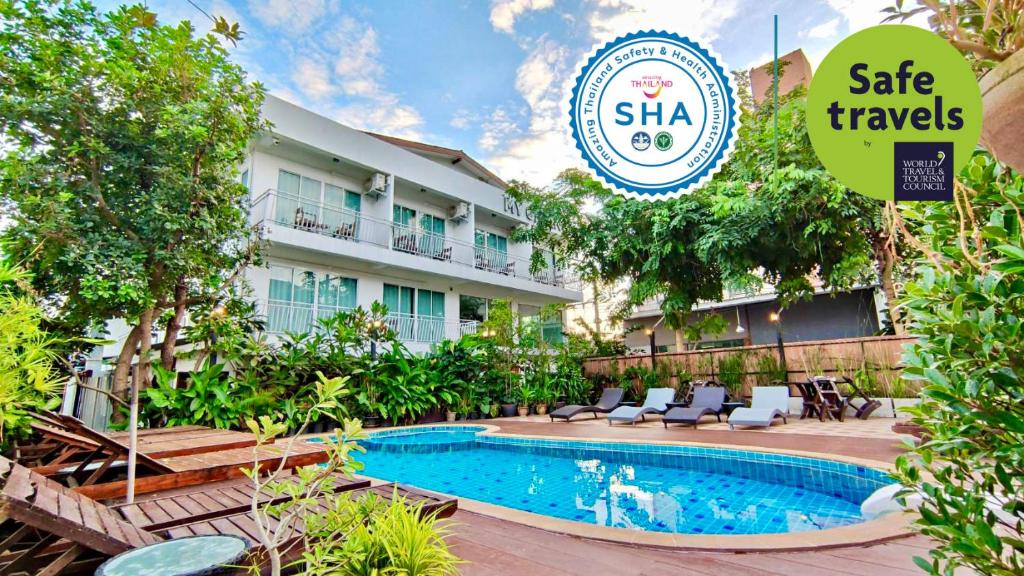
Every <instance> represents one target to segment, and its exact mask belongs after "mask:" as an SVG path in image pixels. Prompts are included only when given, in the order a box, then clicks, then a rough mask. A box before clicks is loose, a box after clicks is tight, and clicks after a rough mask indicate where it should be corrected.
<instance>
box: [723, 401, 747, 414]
mask: <svg viewBox="0 0 1024 576" xmlns="http://www.w3.org/2000/svg"><path fill="white" fill-rule="evenodd" d="M746 405H747V403H746V402H722V412H724V413H726V414H732V411H733V410H735V409H737V408H743V407H744V406H746Z"/></svg>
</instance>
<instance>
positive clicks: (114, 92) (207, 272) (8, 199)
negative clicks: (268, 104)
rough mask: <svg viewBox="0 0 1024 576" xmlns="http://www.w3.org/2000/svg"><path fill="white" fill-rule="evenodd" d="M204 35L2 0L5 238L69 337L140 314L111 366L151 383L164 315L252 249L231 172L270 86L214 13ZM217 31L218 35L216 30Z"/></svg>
mask: <svg viewBox="0 0 1024 576" xmlns="http://www.w3.org/2000/svg"><path fill="white" fill-rule="evenodd" d="M213 32H214V33H213V34H204V35H202V36H196V35H195V34H194V28H193V26H192V24H191V23H189V22H188V21H183V22H181V23H179V24H177V25H174V26H169V25H161V24H159V23H158V22H157V18H156V15H155V14H153V13H152V12H149V11H148V10H147V9H146V8H145V7H144V6H143V5H135V6H131V7H121V8H118V9H116V10H114V11H112V12H108V13H102V12H100V11H98V9H97V8H96V7H95V5H93V4H91V3H89V2H86V1H79V0H24V1H15V2H3V3H0V78H3V86H4V88H3V90H2V91H0V132H2V133H3V135H4V146H3V147H2V151H0V199H2V201H3V204H4V214H5V216H6V217H7V223H8V224H9V225H7V226H5V231H4V236H5V237H7V238H8V239H10V244H9V249H10V251H11V253H12V254H14V255H15V256H16V257H17V258H18V260H19V261H23V262H24V263H25V264H24V265H25V266H26V267H27V268H28V270H29V271H30V272H32V276H31V279H30V281H31V283H32V286H33V287H34V288H35V289H36V290H37V291H38V292H39V294H40V296H41V297H43V298H46V299H47V301H48V302H49V303H50V304H51V305H52V306H53V308H54V310H55V312H56V315H55V318H54V322H55V326H57V327H59V328H60V329H61V330H63V331H65V332H66V333H68V334H77V333H80V332H82V331H84V330H85V329H87V328H90V327H101V326H103V324H104V322H105V321H106V320H108V319H110V318H114V317H120V318H124V319H126V320H127V321H128V322H129V324H130V325H131V326H133V328H132V330H131V332H130V333H129V334H128V337H127V338H126V339H125V342H124V345H123V348H122V349H121V352H120V354H119V355H118V357H117V359H116V361H115V363H116V366H115V370H114V375H113V391H114V393H115V394H117V395H119V396H120V397H126V396H127V389H128V376H129V368H130V367H131V366H132V362H133V358H135V357H138V358H139V362H138V365H137V368H136V370H135V371H134V377H135V378H136V380H137V381H138V383H139V384H140V386H147V385H148V384H149V381H150V378H149V376H150V370H149V366H150V350H151V337H150V334H151V333H152V331H153V328H154V325H155V323H156V322H157V321H158V319H159V318H161V316H162V315H163V314H164V312H165V311H168V310H172V311H174V312H173V314H171V315H169V317H168V322H169V323H168V324H167V328H168V329H169V334H168V336H167V338H168V340H169V341H171V342H173V341H175V340H176V337H177V333H176V330H177V329H178V328H179V327H180V322H171V320H173V319H174V318H181V317H182V315H183V309H186V308H189V307H191V306H193V305H195V304H199V303H202V302H211V301H215V300H216V299H218V298H219V297H220V296H221V295H222V294H223V293H224V291H225V289H226V287H228V286H230V285H231V284H232V283H233V282H234V281H235V279H237V278H238V277H239V275H240V274H241V271H242V270H243V269H244V268H245V267H246V266H248V265H249V264H251V263H253V262H255V261H257V260H258V258H257V255H258V252H259V246H260V245H259V243H257V242H255V241H254V235H253V231H252V230H251V229H250V227H249V223H248V210H247V206H246V199H247V198H248V194H249V192H248V190H247V189H246V187H245V186H244V185H243V184H241V183H240V182H239V181H238V177H237V171H238V166H240V165H241V163H242V160H243V158H244V157H245V155H246V152H247V150H248V146H249V142H250V141H251V140H252V138H253V137H254V136H255V135H256V134H257V133H259V132H260V131H261V130H263V129H264V128H265V127H266V126H267V124H266V123H265V122H264V121H262V120H261V118H260V107H261V104H262V102H263V97H264V90H263V87H262V86H260V85H259V84H254V83H250V82H248V81H247V80H246V76H245V72H244V71H243V70H242V69H241V67H239V66H238V65H237V64H234V63H232V62H231V60H230V58H229V56H228V53H227V51H226V49H225V48H224V46H225V44H226V43H222V40H224V39H225V38H227V39H229V40H230V41H231V42H235V41H237V40H239V38H240V33H239V32H238V28H237V26H236V25H230V24H228V23H227V22H225V21H224V20H223V19H217V21H216V24H215V28H214V31H213ZM215 34H216V35H215Z"/></svg>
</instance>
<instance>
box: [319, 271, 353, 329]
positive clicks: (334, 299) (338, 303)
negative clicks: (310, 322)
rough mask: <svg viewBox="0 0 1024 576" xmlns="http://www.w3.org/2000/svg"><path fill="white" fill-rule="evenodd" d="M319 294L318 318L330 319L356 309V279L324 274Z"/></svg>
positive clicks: (321, 277)
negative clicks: (344, 311) (343, 311)
mask: <svg viewBox="0 0 1024 576" xmlns="http://www.w3.org/2000/svg"><path fill="white" fill-rule="evenodd" d="M318 289H319V293H318V294H317V317H318V318H330V317H331V316H334V315H335V314H337V313H338V312H339V311H341V310H350V309H352V308H355V307H356V279H355V278H345V277H344V276H336V275H334V274H326V273H325V274H322V275H321V276H320V283H319V286H318Z"/></svg>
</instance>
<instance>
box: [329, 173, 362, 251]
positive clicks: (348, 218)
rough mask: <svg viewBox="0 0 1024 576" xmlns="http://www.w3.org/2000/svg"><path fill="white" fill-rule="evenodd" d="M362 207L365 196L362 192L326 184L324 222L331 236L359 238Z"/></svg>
mask: <svg viewBox="0 0 1024 576" xmlns="http://www.w3.org/2000/svg"><path fill="white" fill-rule="evenodd" d="M362 208H363V197H362V196H361V195H360V194H358V193H356V192H353V191H351V190H345V189H344V188H341V187H339V186H335V185H334V184H324V207H323V211H324V215H323V223H324V225H325V226H326V227H327V228H326V230H327V232H328V233H329V234H330V235H331V236H335V237H337V238H358V237H359V231H358V228H359V212H360V211H361V210H362Z"/></svg>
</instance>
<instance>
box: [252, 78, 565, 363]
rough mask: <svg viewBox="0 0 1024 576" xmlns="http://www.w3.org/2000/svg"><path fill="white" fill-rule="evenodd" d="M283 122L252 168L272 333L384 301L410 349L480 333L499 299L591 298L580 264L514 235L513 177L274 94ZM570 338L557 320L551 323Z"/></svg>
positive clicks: (526, 221) (272, 114) (262, 297)
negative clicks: (559, 262)
mask: <svg viewBox="0 0 1024 576" xmlns="http://www.w3.org/2000/svg"><path fill="white" fill-rule="evenodd" d="M263 112H264V117H265V118H266V119H267V120H269V121H270V122H272V123H273V128H272V129H271V130H270V131H269V132H267V133H266V134H264V135H262V136H261V137H260V138H259V139H257V140H256V141H255V142H254V143H253V146H252V151H251V153H250V154H249V157H248V159H247V160H246V162H245V165H244V166H243V167H242V170H241V172H242V175H241V177H242V179H243V182H244V183H245V184H246V185H247V186H248V187H249V190H250V191H251V204H252V223H253V224H259V225H260V226H261V228H262V230H263V234H264V236H265V238H266V239H267V241H268V244H269V248H268V252H267V255H268V257H267V263H266V265H265V266H262V267H259V268H253V269H251V270H250V271H249V273H248V275H247V276H248V280H249V282H250V284H251V285H252V288H253V290H254V292H255V294H256V295H257V298H258V299H259V304H260V307H261V309H262V310H263V311H264V312H265V314H266V317H267V325H268V331H269V332H271V333H283V332H284V331H307V330H310V329H311V328H312V326H313V324H314V322H315V320H316V319H317V318H318V317H324V316H328V315H332V314H334V313H336V312H337V311H338V310H343V309H346V308H352V307H355V306H357V305H361V306H363V307H368V306H369V305H370V304H371V303H372V302H374V301H381V302H383V303H384V304H386V305H387V306H388V309H389V311H390V314H391V318H390V320H389V322H390V323H391V325H392V327H393V328H394V329H395V330H396V331H397V332H398V334H399V336H400V337H401V338H402V339H403V340H405V341H406V342H407V344H408V346H409V348H410V350H412V351H425V350H427V349H429V347H430V345H431V344H433V343H435V342H438V341H440V340H441V339H444V338H458V337H459V336H460V335H462V334H465V333H468V332H474V331H475V330H476V329H477V324H478V323H479V322H480V321H482V320H484V319H485V318H486V317H487V311H488V307H489V304H490V302H491V301H493V300H494V299H499V298H500V299H506V300H509V301H510V302H512V306H513V308H514V310H515V311H517V312H518V313H519V315H520V316H523V317H526V318H530V317H534V316H537V315H538V313H539V311H540V309H541V308H542V307H543V306H545V305H547V304H554V303H573V302H578V301H580V300H582V298H583V295H582V293H581V291H580V289H579V286H578V285H577V283H575V282H574V278H573V275H572V271H571V270H566V269H561V268H559V267H558V266H556V265H555V261H554V258H553V257H552V255H551V254H550V253H548V254H545V255H544V258H545V259H546V260H547V261H548V262H550V264H548V265H547V266H545V267H543V268H542V269H540V270H531V266H530V259H531V256H532V254H533V252H534V247H533V246H532V245H531V244H530V243H517V242H514V241H512V239H511V234H512V231H513V230H514V229H515V228H517V227H520V226H529V225H530V215H529V214H528V213H527V212H526V211H525V210H523V209H522V208H521V207H520V206H519V205H518V204H517V203H516V202H515V201H513V200H512V199H510V198H509V197H508V196H506V195H505V190H506V185H505V183H504V182H503V181H502V180H501V179H500V178H498V177H497V176H495V175H494V174H493V173H491V172H490V171H489V170H487V169H486V168H484V167H483V166H481V165H480V164H479V163H477V162H476V161H474V160H473V159H472V158H470V157H469V156H467V155H466V154H465V153H463V152H462V151H460V150H453V149H450V148H443V147H440V146H432V145H428V144H423V143H419V142H413V141H409V140H404V139H400V138H393V137H388V136H383V135H379V134H372V133H367V132H361V131H359V130H355V129H352V128H349V127H348V126H345V125H343V124H340V123H338V122H335V121H333V120H330V119H327V118H325V117H323V116H320V115H318V114H316V113H315V112H312V111H310V110H306V109H303V108H301V107H299V106H296V105H294V104H291V103H288V102H286V101H284V100H281V99H278V98H275V97H273V96H268V97H267V100H266V103H265V104H264V109H263ZM543 329H544V332H545V334H546V335H547V336H548V337H550V338H558V337H559V336H560V335H561V330H562V326H561V322H560V321H557V320H556V321H553V322H552V321H548V322H547V325H545V326H544V327H543Z"/></svg>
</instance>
